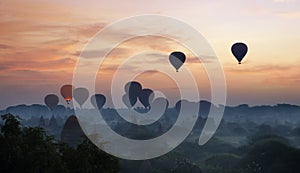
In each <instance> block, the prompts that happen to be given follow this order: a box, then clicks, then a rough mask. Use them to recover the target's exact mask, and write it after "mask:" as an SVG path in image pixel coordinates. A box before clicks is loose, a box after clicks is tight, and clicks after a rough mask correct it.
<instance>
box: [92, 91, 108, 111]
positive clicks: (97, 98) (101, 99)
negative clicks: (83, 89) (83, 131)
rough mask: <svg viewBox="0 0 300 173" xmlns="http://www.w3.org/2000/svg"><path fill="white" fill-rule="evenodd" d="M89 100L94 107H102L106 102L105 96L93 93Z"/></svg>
mask: <svg viewBox="0 0 300 173" xmlns="http://www.w3.org/2000/svg"><path fill="white" fill-rule="evenodd" d="M91 102H92V105H93V106H94V107H95V108H96V109H102V108H103V106H104V104H105V102H106V98H105V96H104V95H102V94H95V95H93V96H92V97H91Z"/></svg>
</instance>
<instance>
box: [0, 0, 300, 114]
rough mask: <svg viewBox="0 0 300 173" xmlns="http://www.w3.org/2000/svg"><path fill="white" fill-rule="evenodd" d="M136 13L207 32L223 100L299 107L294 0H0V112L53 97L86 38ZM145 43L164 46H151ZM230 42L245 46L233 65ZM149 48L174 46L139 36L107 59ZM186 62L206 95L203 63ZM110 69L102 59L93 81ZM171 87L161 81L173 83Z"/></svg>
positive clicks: (299, 33)
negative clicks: (217, 61) (216, 60)
mask: <svg viewBox="0 0 300 173" xmlns="http://www.w3.org/2000/svg"><path fill="white" fill-rule="evenodd" d="M139 14H161V15H168V16H172V17H175V18H178V19H180V20H182V21H185V22H187V23H188V24H190V25H192V26H193V27H195V28H196V29H197V30H198V31H199V32H200V33H202V34H203V35H204V37H206V39H207V40H208V41H209V43H210V44H211V46H212V47H213V48H214V50H215V52H216V54H217V56H218V57H219V59H220V61H221V63H222V65H223V68H224V72H225V77H226V81H227V87H228V88H227V89H228V98H227V103H228V104H229V105H237V104H242V103H248V104H251V105H257V104H276V103H292V104H300V99H299V98H300V94H299V88H300V87H299V85H300V69H299V66H300V46H299V45H300V44H299V43H300V22H299V21H300V2H299V1H296V0H264V1H258V0H255V1H251V2H250V1H247V2H246V1H245V2H241V1H238V0H229V1H196V0H187V1H179V0H178V1H177V0H176V1H171V0H166V1H159V0H153V1H151V3H149V2H148V1H145V0H139V1H138V0H132V1H130V2H129V1H128V2H123V1H116V0H112V1H108V0H107V1H102V0H100V1H99V0H92V1H89V3H86V2H85V3H84V2H83V1H79V0H66V1H62V2H61V1H58V0H53V1H46V0H26V1H24V0H3V1H1V2H0V16H1V17H0V33H1V35H0V81H1V83H0V92H1V98H0V109H1V108H5V107H7V106H10V105H16V104H21V103H24V104H32V103H42V102H43V99H44V96H45V95H46V94H48V93H56V94H58V95H59V88H60V87H61V85H63V84H65V83H71V82H72V73H73V70H74V67H75V64H76V61H77V58H78V55H79V54H80V52H81V50H82V48H83V47H84V45H85V44H86V43H87V41H88V40H89V39H90V38H91V37H92V36H93V35H94V34H96V33H97V31H99V30H100V29H102V28H103V27H105V26H106V25H108V24H109V23H111V22H114V21H116V20H119V19H121V18H124V17H130V16H133V15H139ZM150 41H152V42H163V43H168V46H166V44H164V45H161V44H153V45H149V44H148V43H149V42H150ZM236 41H244V42H246V43H247V45H248V47H249V52H248V54H247V56H246V58H245V60H244V62H243V64H242V65H238V64H237V62H236V61H235V59H234V58H233V56H232V54H231V52H230V47H231V45H232V44H233V43H234V42H236ZM149 47H151V49H152V50H162V49H163V50H165V51H166V52H168V51H171V50H172V49H174V48H176V49H178V45H176V44H174V43H172V42H168V41H166V40H160V38H137V39H134V40H131V41H128V42H126V43H124V44H123V45H120V46H119V47H118V48H116V49H115V50H114V51H113V52H112V53H111V55H110V56H117V57H120V56H119V55H120V54H122V55H123V56H124V57H125V58H126V56H129V55H130V53H133V52H134V53H136V52H139V51H142V50H143V49H145V48H149ZM187 54H189V53H187ZM156 65H160V64H159V62H157V64H156ZM186 66H187V67H189V68H190V69H192V71H193V72H194V73H195V74H197V75H199V76H201V77H199V78H197V82H198V84H199V90H200V91H201V93H203V96H204V98H209V95H210V94H209V84H208V83H207V82H208V80H207V76H206V75H205V72H204V70H203V67H202V65H201V64H200V63H198V64H197V63H192V60H187V63H186ZM114 68H115V66H114V63H110V62H107V63H106V68H105V69H102V70H101V73H103V74H105V75H103V76H101V74H100V79H97V80H99V81H106V80H108V81H109V78H110V77H111V75H112V71H113V70H114ZM129 71H130V69H129ZM157 75H158V76H157V77H155V75H154V76H153V74H151V75H148V76H147V74H144V77H140V80H142V79H143V78H147V77H149V80H150V81H153V82H152V83H148V84H146V83H147V82H146V81H143V83H145V85H146V86H147V87H154V88H158V89H159V87H160V86H159V85H155V84H157V83H161V82H162V81H166V79H165V78H163V77H162V76H160V75H159V74H157ZM147 79H148V78H147ZM149 80H148V81H149ZM102 83H103V82H102ZM170 85H171V84H170ZM170 85H167V86H169V88H172V87H173V86H170ZM167 88H168V87H167ZM98 89H99V91H100V92H108V91H109V86H108V85H107V84H105V82H104V85H103V86H102V85H100V84H99V88H98ZM160 89H161V90H164V89H163V87H161V88H160ZM166 90H167V89H166ZM169 95H172V93H170V94H169ZM173 95H176V94H173ZM174 99H176V97H175V96H174ZM60 103H63V102H62V101H61V102H60Z"/></svg>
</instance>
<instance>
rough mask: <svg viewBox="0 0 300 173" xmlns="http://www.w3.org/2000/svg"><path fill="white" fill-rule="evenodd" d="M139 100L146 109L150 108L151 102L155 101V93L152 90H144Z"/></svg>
mask: <svg viewBox="0 0 300 173" xmlns="http://www.w3.org/2000/svg"><path fill="white" fill-rule="evenodd" d="M138 98H139V100H140V102H141V103H142V104H143V105H144V107H145V108H147V107H149V106H150V103H149V102H152V100H153V99H154V93H153V91H152V90H151V89H148V88H146V89H142V91H141V92H140V94H139V96H138Z"/></svg>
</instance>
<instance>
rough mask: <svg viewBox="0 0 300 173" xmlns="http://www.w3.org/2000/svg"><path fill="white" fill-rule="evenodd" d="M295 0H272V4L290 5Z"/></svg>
mask: <svg viewBox="0 0 300 173" xmlns="http://www.w3.org/2000/svg"><path fill="white" fill-rule="evenodd" d="M295 1H296V0H273V2H276V3H291V2H295Z"/></svg>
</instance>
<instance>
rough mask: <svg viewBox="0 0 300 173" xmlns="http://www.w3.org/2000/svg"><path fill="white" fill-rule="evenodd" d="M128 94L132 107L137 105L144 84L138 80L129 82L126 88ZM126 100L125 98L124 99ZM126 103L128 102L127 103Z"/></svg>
mask: <svg viewBox="0 0 300 173" xmlns="http://www.w3.org/2000/svg"><path fill="white" fill-rule="evenodd" d="M124 90H125V92H126V95H127V96H128V98H129V102H130V105H131V107H132V106H134V105H135V103H136V102H137V99H138V95H139V93H140V92H141V90H142V85H141V84H140V83H138V82H136V81H131V82H128V83H127V84H126V85H125V88H124ZM123 102H124V100H123ZM125 104H126V103H125Z"/></svg>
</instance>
